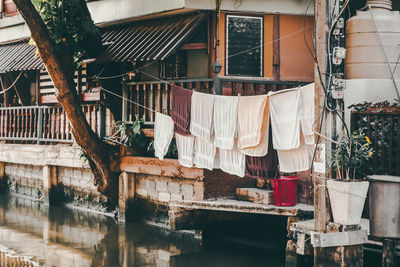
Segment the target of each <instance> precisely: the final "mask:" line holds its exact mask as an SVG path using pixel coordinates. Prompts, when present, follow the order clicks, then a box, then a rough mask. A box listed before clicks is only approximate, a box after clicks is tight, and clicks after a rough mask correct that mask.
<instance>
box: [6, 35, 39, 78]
mask: <svg viewBox="0 0 400 267" xmlns="http://www.w3.org/2000/svg"><path fill="white" fill-rule="evenodd" d="M35 52H36V46H34V45H29V44H28V42H27V41H20V42H16V43H12V44H7V45H0V73H4V72H10V71H20V70H37V69H44V64H43V62H42V60H41V59H40V56H39V55H35Z"/></svg>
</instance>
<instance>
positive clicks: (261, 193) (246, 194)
mask: <svg viewBox="0 0 400 267" xmlns="http://www.w3.org/2000/svg"><path fill="white" fill-rule="evenodd" d="M236 196H237V198H238V199H239V200H245V201H250V202H253V203H258V204H265V205H273V204H274V194H273V193H272V191H271V190H265V189H260V188H236Z"/></svg>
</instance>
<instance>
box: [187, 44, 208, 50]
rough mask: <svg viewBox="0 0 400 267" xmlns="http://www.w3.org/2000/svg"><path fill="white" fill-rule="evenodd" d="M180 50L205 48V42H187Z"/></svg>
mask: <svg viewBox="0 0 400 267" xmlns="http://www.w3.org/2000/svg"><path fill="white" fill-rule="evenodd" d="M181 49H182V50H197V49H207V43H187V44H184V45H183V46H182V47H181Z"/></svg>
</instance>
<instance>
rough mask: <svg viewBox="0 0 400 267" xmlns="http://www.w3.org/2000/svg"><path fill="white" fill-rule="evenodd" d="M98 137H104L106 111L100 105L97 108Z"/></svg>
mask: <svg viewBox="0 0 400 267" xmlns="http://www.w3.org/2000/svg"><path fill="white" fill-rule="evenodd" d="M98 119H99V136H100V138H103V137H104V136H106V109H105V107H104V106H103V105H102V104H100V106H99V117H98Z"/></svg>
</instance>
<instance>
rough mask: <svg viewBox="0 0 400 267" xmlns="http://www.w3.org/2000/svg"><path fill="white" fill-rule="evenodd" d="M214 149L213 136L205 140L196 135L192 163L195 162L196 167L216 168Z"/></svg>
mask: <svg viewBox="0 0 400 267" xmlns="http://www.w3.org/2000/svg"><path fill="white" fill-rule="evenodd" d="M216 150H217V149H216V146H215V145H214V140H213V138H212V139H210V141H206V140H204V139H203V138H201V137H198V136H196V137H195V145H194V151H195V153H194V164H196V167H197V168H205V169H209V170H212V169H214V168H218V164H217V161H216V159H215V152H216Z"/></svg>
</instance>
